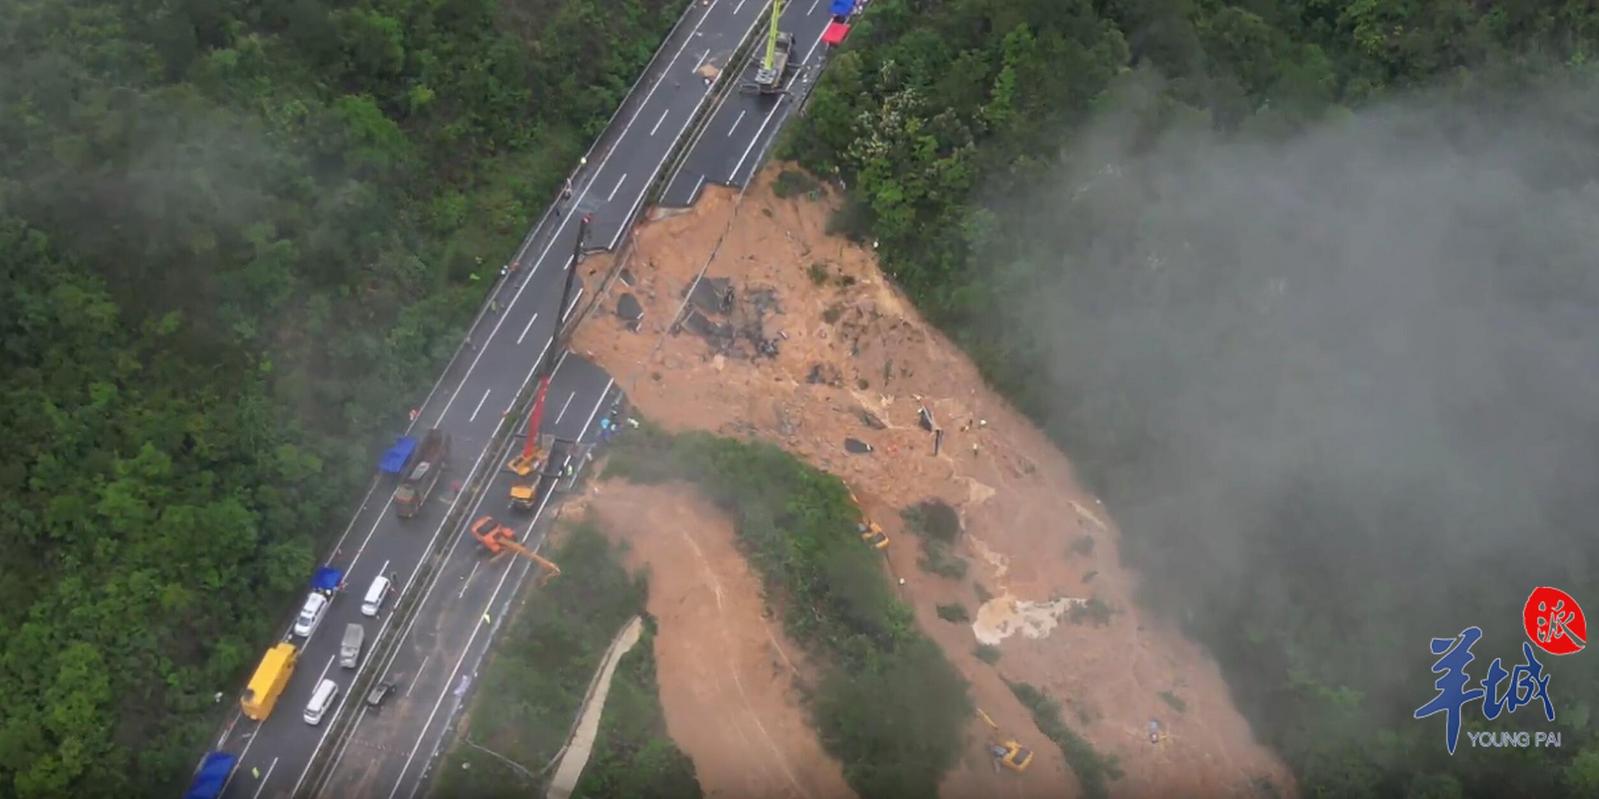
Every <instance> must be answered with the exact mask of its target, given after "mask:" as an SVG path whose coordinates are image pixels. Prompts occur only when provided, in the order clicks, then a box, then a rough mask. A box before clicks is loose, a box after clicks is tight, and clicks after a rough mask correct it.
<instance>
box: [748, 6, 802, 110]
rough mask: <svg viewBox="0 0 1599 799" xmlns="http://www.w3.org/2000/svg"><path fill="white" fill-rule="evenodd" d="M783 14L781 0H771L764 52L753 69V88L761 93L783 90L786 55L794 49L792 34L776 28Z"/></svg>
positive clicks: (776, 92)
mask: <svg viewBox="0 0 1599 799" xmlns="http://www.w3.org/2000/svg"><path fill="white" fill-rule="evenodd" d="M782 16H783V0H772V23H771V26H770V28H769V29H768V30H767V32H766V54H765V55H764V56H762V57H761V65H760V67H759V68H757V69H756V70H755V83H754V85H753V87H754V89H755V90H756V91H758V92H760V93H761V94H778V93H780V92H782V91H783V75H784V74H785V73H787V72H788V57H789V54H790V53H792V52H793V51H794V34H792V33H789V32H787V31H779V30H778V29H777V24H778V21H779V20H780V19H781V18H782Z"/></svg>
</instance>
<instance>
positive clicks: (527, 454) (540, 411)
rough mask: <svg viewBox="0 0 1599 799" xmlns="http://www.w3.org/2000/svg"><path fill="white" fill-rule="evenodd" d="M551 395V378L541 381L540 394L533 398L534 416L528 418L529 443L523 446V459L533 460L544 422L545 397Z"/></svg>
mask: <svg viewBox="0 0 1599 799" xmlns="http://www.w3.org/2000/svg"><path fill="white" fill-rule="evenodd" d="M548 393H550V376H549V375H545V376H544V377H542V378H540V379H539V391H538V394H536V395H534V397H533V414H532V415H531V416H529V417H527V441H526V442H525V443H524V444H522V457H524V458H532V457H533V450H534V448H535V447H536V446H537V442H538V440H539V423H540V422H542V421H544V396H545V395H546V394H548Z"/></svg>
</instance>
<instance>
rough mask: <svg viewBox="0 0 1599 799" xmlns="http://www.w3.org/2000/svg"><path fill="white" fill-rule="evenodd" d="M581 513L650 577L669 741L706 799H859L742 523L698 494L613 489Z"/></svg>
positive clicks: (598, 491)
mask: <svg viewBox="0 0 1599 799" xmlns="http://www.w3.org/2000/svg"><path fill="white" fill-rule="evenodd" d="M583 505H584V506H585V507H584V508H582V509H580V510H579V512H584V513H586V512H590V511H592V512H593V513H594V514H596V518H597V519H598V521H599V522H600V526H601V527H602V529H604V530H605V531H606V534H607V535H611V536H614V537H615V538H617V539H618V540H620V541H623V542H625V543H626V547H627V554H626V561H627V565H628V568H629V569H630V570H635V569H647V570H648V573H649V579H650V592H649V600H648V610H649V613H650V615H651V616H654V617H655V620H656V623H657V624H658V625H659V627H658V629H659V633H658V634H657V635H656V636H655V659H656V674H657V682H658V684H659V691H660V697H661V706H662V709H663V711H664V712H665V715H666V728H667V732H668V733H669V734H670V735H671V736H672V740H673V741H675V742H676V743H677V745H678V747H679V748H681V749H682V750H683V751H684V753H686V754H687V755H688V756H689V757H690V758H691V759H692V760H693V761H694V768H695V771H696V772H697V773H698V775H699V781H700V786H701V788H702V789H704V791H705V795H706V796H708V797H727V798H728V799H744V797H760V798H761V799H768V798H772V799H775V798H776V797H801V798H804V799H835V797H840V798H841V797H853V796H854V793H853V792H851V791H850V789H849V786H848V785H846V784H845V782H844V776H843V772H842V771H841V770H840V768H839V764H838V762H837V761H835V760H833V759H832V758H831V757H829V756H828V755H827V753H826V752H824V751H823V750H822V747H821V744H820V743H818V742H817V740H816V735H815V733H814V732H813V731H812V730H811V728H810V725H809V722H808V719H807V715H806V713H805V710H804V708H803V707H802V706H801V705H800V702H799V696H798V694H797V692H796V686H797V685H798V684H800V683H802V682H803V681H804V680H805V679H806V678H807V676H808V674H809V671H808V670H807V669H806V668H805V664H804V661H803V659H802V658H801V657H800V654H799V651H798V649H797V648H796V647H795V646H793V645H791V644H790V643H789V642H788V641H787V640H786V639H785V638H784V637H783V634H782V629H781V624H780V623H779V622H778V621H777V620H775V619H769V618H767V615H766V612H765V605H764V601H763V600H762V595H761V584H760V580H759V578H757V577H756V576H755V575H754V574H753V573H752V572H751V571H750V567H749V565H748V564H747V563H746V562H745V561H744V557H743V556H742V555H740V554H739V552H738V550H737V549H736V548H735V546H734V532H733V523H732V521H731V520H730V519H728V518H727V516H726V515H725V514H723V513H721V512H720V511H718V510H717V509H716V508H715V507H714V506H713V505H711V504H710V503H709V502H707V501H705V500H704V499H702V498H700V496H699V494H698V493H697V492H696V491H695V490H694V488H693V487H692V486H687V485H668V486H641V485H634V484H632V483H626V482H621V481H603V482H601V483H599V484H597V485H595V486H593V487H592V488H591V489H590V494H589V496H588V497H587V499H586V500H585V501H584V503H583Z"/></svg>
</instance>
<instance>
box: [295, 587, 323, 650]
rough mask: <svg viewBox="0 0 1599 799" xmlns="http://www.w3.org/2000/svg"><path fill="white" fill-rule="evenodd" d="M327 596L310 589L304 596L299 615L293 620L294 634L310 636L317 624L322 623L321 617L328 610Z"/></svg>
mask: <svg viewBox="0 0 1599 799" xmlns="http://www.w3.org/2000/svg"><path fill="white" fill-rule="evenodd" d="M328 604H329V603H328V598H327V597H326V596H325V595H323V594H322V593H321V592H319V591H312V592H311V593H310V594H309V595H308V596H306V598H305V604H304V605H301V606H300V615H299V616H298V617H296V618H295V620H294V634H295V635H296V636H299V637H300V638H310V637H311V633H314V632H316V628H317V625H320V624H321V623H322V617H323V616H324V615H327V612H328Z"/></svg>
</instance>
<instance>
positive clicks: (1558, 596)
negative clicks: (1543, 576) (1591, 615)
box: [1521, 585, 1588, 655]
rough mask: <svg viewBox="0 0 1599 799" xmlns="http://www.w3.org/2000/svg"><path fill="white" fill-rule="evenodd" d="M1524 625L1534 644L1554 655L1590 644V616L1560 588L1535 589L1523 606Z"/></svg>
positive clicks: (1568, 652) (1578, 649)
mask: <svg viewBox="0 0 1599 799" xmlns="http://www.w3.org/2000/svg"><path fill="white" fill-rule="evenodd" d="M1521 626H1522V629H1524V630H1526V631H1527V637H1528V638H1530V639H1532V643H1533V645H1534V646H1536V647H1538V648H1539V649H1542V650H1543V651H1545V652H1548V653H1549V654H1551V655H1569V654H1571V653H1573V652H1581V651H1582V648H1583V647H1585V646H1587V645H1588V619H1587V617H1585V616H1583V615H1582V608H1581V607H1580V606H1578V605H1577V600H1575V599H1572V598H1571V595H1570V594H1568V593H1566V592H1565V591H1562V590H1560V589H1558V588H1551V587H1550V586H1547V585H1540V586H1538V587H1537V588H1534V589H1532V594H1530V595H1529V596H1528V597H1527V604H1525V605H1523V606H1522V607H1521Z"/></svg>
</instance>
